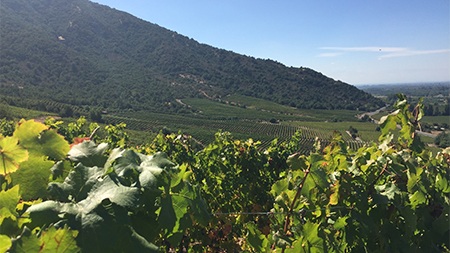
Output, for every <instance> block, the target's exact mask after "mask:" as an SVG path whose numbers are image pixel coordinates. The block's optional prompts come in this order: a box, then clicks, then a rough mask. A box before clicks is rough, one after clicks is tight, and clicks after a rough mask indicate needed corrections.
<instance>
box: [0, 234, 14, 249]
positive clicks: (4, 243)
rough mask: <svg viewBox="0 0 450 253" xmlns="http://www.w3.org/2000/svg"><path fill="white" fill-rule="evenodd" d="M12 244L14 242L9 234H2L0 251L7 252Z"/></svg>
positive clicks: (0, 235) (0, 236)
mask: <svg viewBox="0 0 450 253" xmlns="http://www.w3.org/2000/svg"><path fill="white" fill-rule="evenodd" d="M11 246H12V242H11V239H10V238H9V236H7V235H2V234H0V253H3V252H7V251H8V249H9V248H11Z"/></svg>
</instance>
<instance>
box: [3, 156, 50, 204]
mask: <svg viewBox="0 0 450 253" xmlns="http://www.w3.org/2000/svg"><path fill="white" fill-rule="evenodd" d="M52 166H53V162H52V161H48V160H46V159H44V157H34V156H30V157H29V159H28V160H27V161H25V162H23V163H22V164H21V166H20V170H18V171H16V172H14V173H13V174H11V178H12V182H13V184H15V185H17V184H19V185H20V193H21V195H22V198H23V199H24V200H32V199H38V198H45V197H46V196H47V194H48V193H47V185H48V182H49V178H50V174H51V171H50V168H51V167H52Z"/></svg>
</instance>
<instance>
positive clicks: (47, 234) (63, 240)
mask: <svg viewBox="0 0 450 253" xmlns="http://www.w3.org/2000/svg"><path fill="white" fill-rule="evenodd" d="M77 234H78V232H77V231H73V230H69V229H68V228H67V227H65V228H61V229H56V228H55V227H50V228H49V229H48V230H46V231H43V232H42V233H41V236H40V237H39V241H40V244H41V245H40V248H39V252H64V253H69V252H80V248H78V246H77V243H76V240H75V238H76V236H77Z"/></svg>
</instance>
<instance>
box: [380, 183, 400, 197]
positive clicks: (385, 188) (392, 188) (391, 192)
mask: <svg viewBox="0 0 450 253" xmlns="http://www.w3.org/2000/svg"><path fill="white" fill-rule="evenodd" d="M374 188H375V190H376V191H377V192H378V193H379V194H380V195H383V196H386V197H387V199H389V200H393V199H394V198H395V194H400V189H398V187H397V186H396V185H395V184H393V183H391V182H388V183H386V184H383V185H375V187H374Z"/></svg>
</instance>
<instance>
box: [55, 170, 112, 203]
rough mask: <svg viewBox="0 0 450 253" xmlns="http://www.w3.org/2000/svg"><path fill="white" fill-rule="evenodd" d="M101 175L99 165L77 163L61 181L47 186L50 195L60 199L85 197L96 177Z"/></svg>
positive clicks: (77, 199)
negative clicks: (87, 165) (91, 165)
mask: <svg viewBox="0 0 450 253" xmlns="http://www.w3.org/2000/svg"><path fill="white" fill-rule="evenodd" d="M102 175H103V169H102V168H99V167H96V166H94V167H85V166H84V165H83V164H81V163H79V164H78V165H77V166H75V168H74V169H73V170H72V171H71V172H70V173H69V175H68V176H67V177H66V179H65V180H64V182H63V183H58V182H52V183H50V184H49V186H48V190H49V193H50V195H51V196H52V197H53V198H55V199H57V200H61V201H68V200H69V196H72V198H73V199H74V200H75V201H80V200H82V199H85V198H86V197H87V195H88V192H89V191H90V190H91V189H92V187H93V186H94V184H95V183H97V181H98V179H99V178H100V177H101V176H102Z"/></svg>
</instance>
